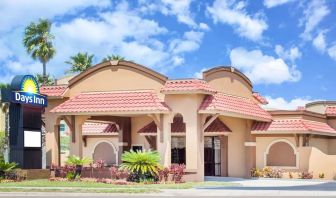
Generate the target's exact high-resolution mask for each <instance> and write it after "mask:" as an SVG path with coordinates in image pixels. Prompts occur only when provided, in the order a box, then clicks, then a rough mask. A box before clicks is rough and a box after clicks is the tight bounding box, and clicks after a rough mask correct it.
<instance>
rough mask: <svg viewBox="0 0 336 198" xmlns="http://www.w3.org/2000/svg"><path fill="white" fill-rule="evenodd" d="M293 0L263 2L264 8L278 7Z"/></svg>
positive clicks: (265, 0) (266, 0) (268, 0)
mask: <svg viewBox="0 0 336 198" xmlns="http://www.w3.org/2000/svg"><path fill="white" fill-rule="evenodd" d="M291 1H293V0H264V6H266V7H267V8H273V7H276V6H280V5H283V4H286V3H289V2H291Z"/></svg>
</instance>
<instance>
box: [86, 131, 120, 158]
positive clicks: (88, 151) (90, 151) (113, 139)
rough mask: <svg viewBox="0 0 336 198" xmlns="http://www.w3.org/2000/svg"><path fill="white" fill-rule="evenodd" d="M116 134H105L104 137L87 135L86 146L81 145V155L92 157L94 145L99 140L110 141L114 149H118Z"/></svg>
mask: <svg viewBox="0 0 336 198" xmlns="http://www.w3.org/2000/svg"><path fill="white" fill-rule="evenodd" d="M118 141H119V140H118V136H108V137H107V136H105V137H97V136H95V137H90V136H89V137H88V138H87V139H86V147H85V146H83V157H88V158H90V159H93V152H94V149H95V146H96V145H97V144H99V143H100V142H109V143H111V144H112V145H113V146H114V147H115V148H116V149H118ZM106 152H114V150H111V151H106ZM115 155H118V152H116V153H115Z"/></svg>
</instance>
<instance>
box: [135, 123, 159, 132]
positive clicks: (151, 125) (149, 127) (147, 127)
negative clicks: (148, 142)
mask: <svg viewBox="0 0 336 198" xmlns="http://www.w3.org/2000/svg"><path fill="white" fill-rule="evenodd" d="M156 132H157V126H156V124H155V122H154V121H152V122H150V123H149V124H147V125H145V126H144V127H142V128H141V129H140V130H139V131H138V133H153V134H156Z"/></svg>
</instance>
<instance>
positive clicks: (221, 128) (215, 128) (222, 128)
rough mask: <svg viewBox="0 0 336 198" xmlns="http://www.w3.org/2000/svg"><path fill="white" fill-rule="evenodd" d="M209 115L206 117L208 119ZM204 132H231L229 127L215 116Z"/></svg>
mask: <svg viewBox="0 0 336 198" xmlns="http://www.w3.org/2000/svg"><path fill="white" fill-rule="evenodd" d="M209 119H210V117H208V118H207V119H206V121H207V120H209ZM204 132H232V131H231V129H229V127H227V126H226V125H225V124H224V123H223V122H222V121H221V120H220V119H219V118H216V119H215V120H214V121H213V122H212V123H211V124H210V125H209V126H208V127H207V128H206V129H205V130H204Z"/></svg>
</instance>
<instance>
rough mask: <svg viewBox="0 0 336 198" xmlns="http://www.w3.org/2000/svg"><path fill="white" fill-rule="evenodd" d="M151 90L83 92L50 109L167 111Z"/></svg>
mask: <svg viewBox="0 0 336 198" xmlns="http://www.w3.org/2000/svg"><path fill="white" fill-rule="evenodd" d="M168 111H169V108H168V107H167V106H166V105H165V104H164V103H163V102H161V101H160V99H159V98H158V96H157V94H156V93H155V92H154V91H153V90H140V91H112V92H85V93H81V94H79V95H78V96H76V97H74V98H72V99H69V100H67V101H65V102H64V103H62V104H60V105H59V106H57V107H55V108H54V109H52V110H51V112H54V113H88V112H120V113H124V112H125V113H127V112H139V113H149V112H162V113H164V112H168Z"/></svg>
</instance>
